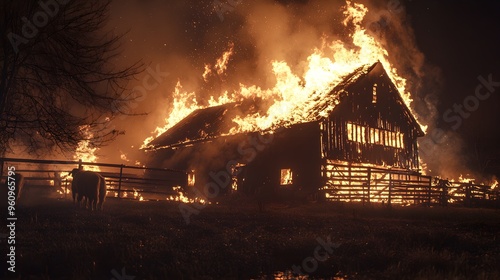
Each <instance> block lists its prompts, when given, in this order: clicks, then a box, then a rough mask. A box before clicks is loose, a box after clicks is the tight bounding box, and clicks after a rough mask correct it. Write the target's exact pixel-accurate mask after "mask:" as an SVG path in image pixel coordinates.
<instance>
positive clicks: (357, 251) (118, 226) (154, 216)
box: [1, 198, 500, 280]
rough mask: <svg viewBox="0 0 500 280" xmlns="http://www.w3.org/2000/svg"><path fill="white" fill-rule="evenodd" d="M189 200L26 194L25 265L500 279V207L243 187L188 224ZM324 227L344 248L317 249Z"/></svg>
mask: <svg viewBox="0 0 500 280" xmlns="http://www.w3.org/2000/svg"><path fill="white" fill-rule="evenodd" d="M178 206H179V204H178V203H174V202H152V201H145V202H137V201H132V200H118V199H108V201H106V203H105V209H104V212H101V213H97V212H94V213H92V212H90V211H88V210H84V209H75V208H74V207H73V205H72V203H71V202H70V201H69V200H58V199H48V200H46V201H45V202H44V204H32V205H26V206H25V207H23V208H21V209H19V210H18V213H17V217H18V221H17V225H16V250H17V251H16V270H17V271H18V277H19V278H20V279H113V278H115V279H117V280H120V279H130V280H131V279H136V280H137V279H275V278H276V279H295V278H293V275H292V274H291V271H292V270H293V269H292V267H293V266H294V265H295V266H298V267H302V268H301V270H302V271H303V272H306V270H307V271H310V276H309V277H310V278H311V279H342V278H344V279H500V211H498V210H486V209H463V208H451V207H450V208H424V207H418V208H417V207H403V208H398V207H394V208H392V209H388V208H386V207H382V206H381V205H375V206H370V207H362V206H361V205H352V204H334V203H310V204H306V205H301V206H295V207H290V206H289V205H285V204H269V205H267V206H266V209H265V212H264V213H260V212H259V211H258V207H257V204H256V203H253V202H252V201H248V200H245V199H243V198H239V199H238V198H235V199H233V200H231V201H228V202H227V201H226V202H221V203H220V204H218V205H208V206H207V207H206V208H204V209H202V210H201V211H200V213H199V214H197V215H192V216H191V222H190V224H189V225H186V223H185V221H184V219H183V217H182V215H181V214H180V211H179V207H178ZM1 233H5V229H2V231H1ZM318 238H321V240H323V241H324V242H328V239H330V240H331V243H334V244H335V246H334V247H336V248H334V249H333V250H332V249H331V248H328V249H330V250H331V251H330V253H328V252H327V251H325V250H324V249H321V250H319V251H318V249H317V248H321V247H318V246H320V242H319V241H318ZM2 244H3V245H5V239H4V240H2ZM5 247H6V246H3V248H5ZM5 251H6V249H5ZM326 254H328V255H326ZM2 256H3V257H4V258H5V256H6V254H5V253H4V252H2ZM327 256H328V258H327ZM316 259H317V260H316ZM3 263H5V262H3ZM303 263H304V266H302V264H303ZM316 265H317V267H316ZM123 269H124V270H123ZM2 273H6V271H5V269H4V270H3V272H2ZM126 275H130V276H135V278H131V277H130V278H127V277H126ZM287 275H288V276H287ZM4 276H5V274H4ZM11 276H12V275H10V274H7V277H11ZM280 276H281V277H282V278H279V277H280ZM335 277H336V278H335ZM4 278H5V277H4ZM11 278H12V277H11ZM301 279H309V278H305V277H302V278H301Z"/></svg>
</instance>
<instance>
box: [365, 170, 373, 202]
mask: <svg viewBox="0 0 500 280" xmlns="http://www.w3.org/2000/svg"><path fill="white" fill-rule="evenodd" d="M371 180H372V169H371V168H370V167H368V184H366V185H367V187H368V190H367V193H366V195H367V197H368V204H370V203H371V201H370V187H371Z"/></svg>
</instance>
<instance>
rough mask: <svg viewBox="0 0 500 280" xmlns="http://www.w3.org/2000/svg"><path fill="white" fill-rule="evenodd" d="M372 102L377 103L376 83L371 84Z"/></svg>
mask: <svg viewBox="0 0 500 280" xmlns="http://www.w3.org/2000/svg"><path fill="white" fill-rule="evenodd" d="M372 103H374V104H375V103H377V84H374V85H373V96H372Z"/></svg>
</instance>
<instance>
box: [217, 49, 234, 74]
mask: <svg viewBox="0 0 500 280" xmlns="http://www.w3.org/2000/svg"><path fill="white" fill-rule="evenodd" d="M228 45H229V50H227V51H225V52H224V53H223V54H222V57H220V58H218V59H217V63H216V64H215V69H216V70H217V74H219V75H222V74H224V72H225V71H226V69H227V64H228V63H229V59H230V58H231V55H232V54H233V49H234V43H233V42H229V44H228Z"/></svg>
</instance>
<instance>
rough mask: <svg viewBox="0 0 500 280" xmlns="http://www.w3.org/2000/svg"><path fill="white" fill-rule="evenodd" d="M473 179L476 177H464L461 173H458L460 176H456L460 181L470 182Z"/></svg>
mask: <svg viewBox="0 0 500 280" xmlns="http://www.w3.org/2000/svg"><path fill="white" fill-rule="evenodd" d="M475 180H476V179H474V178H467V177H464V176H463V175H462V174H460V176H459V177H458V181H459V182H461V183H470V182H474V181H475Z"/></svg>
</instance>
